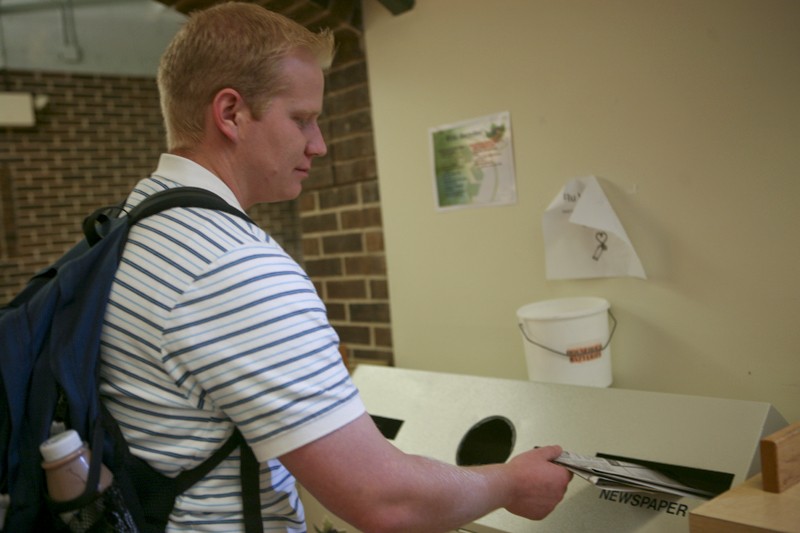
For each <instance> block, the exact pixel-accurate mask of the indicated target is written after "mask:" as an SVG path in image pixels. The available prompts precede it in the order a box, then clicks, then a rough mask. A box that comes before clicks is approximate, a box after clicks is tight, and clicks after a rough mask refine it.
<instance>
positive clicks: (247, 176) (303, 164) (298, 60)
mask: <svg viewBox="0 0 800 533" xmlns="http://www.w3.org/2000/svg"><path fill="white" fill-rule="evenodd" d="M283 72H284V77H285V81H286V88H285V90H284V91H282V92H281V93H279V94H278V95H277V96H275V97H274V98H273V99H272V100H271V101H270V102H269V104H268V106H267V109H266V110H265V111H264V113H263V114H262V115H261V118H260V119H258V120H254V119H253V118H252V116H250V117H249V120H248V122H247V124H246V127H245V128H243V129H242V130H241V135H240V140H241V143H242V144H241V146H240V148H241V151H240V152H239V156H240V158H241V159H240V161H239V162H238V163H239V165H238V167H239V171H240V172H242V173H243V174H242V175H241V176H239V179H240V180H241V181H240V182H242V184H243V185H244V188H246V190H247V193H246V197H247V200H248V201H247V202H246V203H248V204H250V205H252V204H256V203H261V202H279V201H285V200H292V199H294V198H296V197H297V196H298V195H299V194H300V192H301V191H302V181H303V180H304V179H306V178H307V177H308V173H309V170H310V168H311V160H312V158H314V157H316V156H322V155H325V153H326V151H327V148H326V146H325V141H324V140H323V138H322V133H321V132H320V129H319V124H318V123H317V119H318V117H319V114H320V113H321V112H322V95H323V90H324V84H325V82H324V77H323V74H322V69H321V68H320V66H319V64H318V63H317V62H316V60H315V59H314V58H313V56H312V55H311V54H309V53H307V52H304V51H298V52H296V53H294V54H292V55H290V56H289V57H287V58H286V59H285V60H284V67H283ZM245 207H248V206H245Z"/></svg>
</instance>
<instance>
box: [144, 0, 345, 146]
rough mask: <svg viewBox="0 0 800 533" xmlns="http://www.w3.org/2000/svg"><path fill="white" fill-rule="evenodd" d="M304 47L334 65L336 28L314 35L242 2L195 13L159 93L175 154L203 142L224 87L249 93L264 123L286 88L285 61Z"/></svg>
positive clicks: (162, 70) (162, 71)
mask: <svg viewBox="0 0 800 533" xmlns="http://www.w3.org/2000/svg"><path fill="white" fill-rule="evenodd" d="M297 49H304V50H307V51H309V52H311V53H312V54H313V55H314V57H316V59H317V61H318V62H319V65H320V67H321V68H323V69H327V68H328V67H330V64H331V62H332V61H333V53H334V44H333V34H332V33H331V32H330V30H327V29H326V30H322V31H320V32H319V33H314V32H312V31H310V30H308V29H306V28H304V27H303V26H301V25H300V24H298V23H296V22H294V21H292V20H290V19H288V18H286V17H284V16H283V15H280V14H278V13H274V12H272V11H268V10H267V9H265V8H263V7H261V6H258V5H255V4H247V3H242V2H228V3H223V4H218V5H216V6H213V7H210V8H208V9H206V10H203V11H198V12H195V13H192V14H191V15H190V16H189V19H188V21H187V22H186V24H185V25H184V26H183V27H182V28H181V29H180V30H179V31H178V33H177V34H176V35H175V37H174V38H173V40H172V42H171V43H170V44H169V46H168V47H167V49H166V51H165V52H164V54H163V55H162V56H161V63H160V65H159V68H158V90H159V94H160V97H161V112H162V114H163V116H164V126H165V128H166V132H167V147H168V149H169V150H175V149H178V148H190V147H193V146H195V145H196V144H197V143H199V142H200V141H201V140H202V136H203V127H204V119H205V109H206V106H208V105H209V104H210V103H211V101H212V100H213V98H214V96H215V95H216V94H217V93H218V92H219V91H220V90H222V89H224V88H232V89H235V90H236V91H238V92H239V94H241V95H242V97H243V98H244V100H245V102H246V103H247V105H248V106H249V108H250V111H251V112H252V113H253V115H254V116H255V117H256V118H259V117H260V115H261V113H262V112H263V111H264V109H266V106H267V105H268V103H269V101H270V100H271V99H272V98H273V97H274V96H275V95H276V94H278V93H279V92H280V91H281V90H282V88H283V83H284V81H283V79H282V75H281V72H282V69H281V66H282V60H283V59H284V58H285V57H286V56H287V55H289V54H290V53H291V52H293V51H295V50H297Z"/></svg>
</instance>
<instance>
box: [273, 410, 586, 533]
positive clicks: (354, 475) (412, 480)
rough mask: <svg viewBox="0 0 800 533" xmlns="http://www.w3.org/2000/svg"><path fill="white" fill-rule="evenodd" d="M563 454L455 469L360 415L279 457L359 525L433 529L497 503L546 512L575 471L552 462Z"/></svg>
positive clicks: (523, 511) (525, 512)
mask: <svg viewBox="0 0 800 533" xmlns="http://www.w3.org/2000/svg"><path fill="white" fill-rule="evenodd" d="M560 454H561V448H559V447H558V446H548V447H544V448H538V449H535V450H530V451H527V452H524V453H522V454H520V455H518V456H516V457H514V458H513V459H511V460H510V461H509V462H508V463H505V464H497V465H484V466H476V467H466V468H462V467H456V466H453V465H448V464H444V463H441V462H439V461H435V460H432V459H428V458H425V457H420V456H415V455H408V454H405V453H403V452H402V451H400V450H398V449H397V448H396V447H394V446H393V445H392V444H391V443H390V442H389V441H388V440H386V439H385V438H384V437H383V435H381V433H380V432H379V431H378V429H377V428H376V427H375V424H374V423H373V421H372V419H371V418H370V417H369V415H368V414H364V415H362V416H361V417H359V418H357V419H356V420H354V421H353V422H351V423H349V424H347V425H346V426H344V427H342V428H340V429H338V430H336V431H334V432H333V433H331V434H329V435H327V436H325V437H322V438H320V439H318V440H316V441H314V442H312V443H310V444H307V445H305V446H303V447H301V448H298V449H297V450H294V451H292V452H290V453H288V454H286V455H284V456H282V457H281V458H280V460H281V462H282V463H283V464H284V465H285V466H286V467H287V468H288V469H289V470H290V471H291V472H292V474H293V475H294V476H295V477H296V478H297V480H298V481H299V482H300V483H301V484H302V485H303V487H304V488H306V489H307V490H308V491H309V492H311V494H313V495H314V496H315V497H316V498H317V499H318V500H319V501H320V502H321V503H322V504H323V505H325V506H326V507H327V508H328V509H330V510H331V511H332V512H334V513H336V514H337V516H339V517H340V518H342V519H344V520H346V521H347V522H349V523H351V524H353V525H354V526H355V527H357V528H359V529H361V530H363V531H369V532H393V531H402V532H411V531H425V532H436V531H448V530H452V529H455V528H456V527H459V526H462V525H464V524H467V523H469V522H471V521H473V520H475V519H477V518H479V517H481V516H484V515H486V514H487V513H489V512H491V511H493V510H495V509H499V508H501V507H505V508H506V509H508V510H509V511H510V512H512V513H514V514H518V515H521V516H524V517H526V518H530V519H541V518H544V517H545V516H547V515H548V514H549V513H550V511H552V510H553V508H554V507H555V506H556V504H558V502H559V501H561V499H562V497H563V495H564V492H565V490H566V487H567V484H568V483H569V480H570V479H571V477H572V474H571V473H570V472H568V471H567V470H566V469H565V468H563V467H560V466H557V465H554V464H552V463H551V462H550V461H551V460H552V459H555V458H556V457H558V456H559V455H560Z"/></svg>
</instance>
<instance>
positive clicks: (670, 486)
mask: <svg viewBox="0 0 800 533" xmlns="http://www.w3.org/2000/svg"><path fill="white" fill-rule="evenodd" d="M553 462H554V463H556V464H559V465H561V466H564V467H566V468H567V469H568V470H570V471H572V472H573V473H575V475H577V476H579V477H582V478H583V479H585V480H587V481H588V482H590V483H592V484H593V485H596V486H598V487H600V488H603V489H606V490H616V491H623V492H649V493H657V492H660V493H665V494H674V495H677V496H691V497H700V498H712V497H714V496H715V495H716V494H714V493H712V492H708V491H705V490H701V489H697V488H694V487H689V486H687V485H684V484H683V483H680V482H678V481H675V480H674V479H672V478H670V477H668V476H665V475H664V474H662V473H661V472H658V471H656V470H653V469H652V468H648V467H646V466H641V465H637V464H633V463H627V462H625V461H619V460H616V459H605V458H602V457H592V456H586V455H579V454H576V453H573V452H566V451H565V452H563V453H562V454H561V456H560V457H558V458H557V459H555V460H554V461H553Z"/></svg>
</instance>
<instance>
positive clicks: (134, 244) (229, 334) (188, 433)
mask: <svg viewBox="0 0 800 533" xmlns="http://www.w3.org/2000/svg"><path fill="white" fill-rule="evenodd" d="M182 185H192V186H196V187H202V188H205V189H209V190H211V191H213V192H215V193H217V194H218V195H220V196H222V197H223V198H224V199H225V200H226V201H228V203H230V204H232V205H233V206H235V207H237V208H240V206H239V204H238V202H237V201H236V198H235V197H234V196H233V193H232V192H231V191H230V189H228V188H227V186H226V185H225V184H224V183H223V182H222V181H221V180H219V179H218V178H216V177H215V176H214V175H213V174H211V173H210V172H208V171H207V170H205V169H204V168H202V167H201V166H199V165H197V164H195V163H193V162H192V161H189V160H187V159H183V158H179V157H176V156H172V155H163V156H162V157H161V160H160V161H159V166H158V169H157V170H156V172H155V173H154V174H153V175H152V176H151V177H149V178H147V179H144V180H142V181H141V182H139V183H138V184H137V186H136V187H135V189H134V191H133V192H132V193H131V195H130V196H129V198H128V204H129V206H128V207H130V206H133V205H135V204H137V203H138V202H140V201H141V200H142V199H143V198H145V197H146V196H149V195H151V194H153V193H155V192H157V191H159V190H162V189H166V188H171V187H178V186H182ZM101 358H102V359H101V360H102V365H101V393H102V394H103V401H104V403H105V405H106V406H107V407H108V409H109V410H110V411H111V413H112V414H113V415H114V417H115V418H116V420H117V421H118V422H119V424H120V426H121V428H122V431H123V434H124V435H125V438H126V439H127V441H128V443H129V445H130V447H131V450H132V451H133V453H134V454H135V455H137V456H139V457H142V458H144V459H146V460H147V461H148V462H149V463H150V464H151V466H153V467H154V468H156V469H157V470H159V471H161V472H162V473H164V474H167V475H171V476H174V475H177V474H178V473H180V472H181V471H183V470H186V469H190V468H192V467H194V466H196V465H198V464H200V463H201V462H202V461H203V460H205V459H206V458H207V457H209V456H210V455H211V454H212V453H213V452H214V450H216V449H217V448H218V447H220V446H221V445H222V443H224V442H225V440H227V438H228V437H229V436H230V434H231V432H232V431H233V427H234V425H235V426H236V427H238V428H239V430H240V431H241V432H242V434H243V435H244V436H245V438H246V440H247V442H248V443H249V444H250V446H251V447H252V449H253V452H254V453H255V455H256V457H257V458H258V460H259V462H260V463H261V504H262V515H263V524H264V529H265V531H305V521H304V518H303V511H302V505H301V504H300V501H299V498H298V495H297V492H296V490H295V486H294V479H293V478H292V476H291V474H289V472H288V471H286V469H285V468H284V467H283V466H282V465H281V464H280V462H279V461H278V460H277V459H276V457H279V456H280V455H282V454H284V453H286V452H289V451H292V450H294V449H297V448H298V447H300V446H303V445H304V444H307V443H309V442H311V441H313V440H315V439H318V438H320V437H321V436H324V435H325V434H327V433H329V432H331V431H333V430H335V429H338V428H340V427H342V426H343V425H345V424H347V423H348V422H350V421H352V420H354V419H355V418H356V417H358V416H359V415H361V414H362V413H363V412H364V407H363V404H362V403H361V400H360V398H359V396H358V392H357V391H356V389H355V387H354V386H353V384H352V383H351V381H350V379H349V376H348V373H347V371H346V368H345V367H344V365H343V364H342V361H341V358H340V356H339V352H338V337H337V335H336V333H335V331H334V330H333V328H332V327H331V325H330V324H329V323H328V320H327V315H326V310H325V307H324V305H323V303H322V301H321V300H320V299H319V297H318V295H317V294H316V291H315V289H314V286H313V284H312V283H311V281H310V280H309V278H308V276H307V275H306V274H305V272H303V270H302V269H301V268H300V266H299V265H298V264H297V263H296V262H295V261H294V260H292V259H291V258H290V257H289V256H288V255H287V254H286V253H285V252H284V251H283V249H282V248H281V247H280V246H279V245H278V244H277V243H275V242H274V241H273V240H272V239H271V238H270V237H269V236H268V235H267V234H265V233H264V232H263V231H262V230H261V229H259V228H258V227H257V226H255V225H252V224H249V223H247V222H245V221H244V220H242V219H240V218H239V217H235V216H232V215H229V214H226V213H223V212H219V211H213V210H208V209H196V208H176V209H170V210H168V211H164V212H162V213H159V214H157V215H154V216H152V217H149V218H147V219H145V220H143V221H141V222H140V223H139V224H137V225H136V226H135V227H133V228H132V230H131V232H130V235H129V238H128V243H127V244H126V246H125V251H124V253H123V255H122V260H121V263H120V267H119V270H118V271H117V274H116V278H115V281H114V285H113V287H112V292H111V296H110V298H109V303H108V309H107V311H106V314H105V322H104V327H103V333H102V351H101ZM241 529H242V525H241V499H240V479H239V455H238V451H235V452H233V454H232V455H231V456H230V457H229V458H228V459H226V460H225V461H223V463H222V464H221V465H220V466H218V467H217V468H216V469H215V470H214V471H212V472H211V473H210V474H209V475H208V476H207V477H206V478H204V479H203V480H201V481H200V482H199V483H197V484H196V485H195V486H194V487H192V488H191V489H189V490H188V491H187V492H185V493H184V494H183V495H181V496H180V497H178V499H177V501H176V505H175V509H174V510H173V513H172V515H171V517H170V526H169V531H240V530H241Z"/></svg>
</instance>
